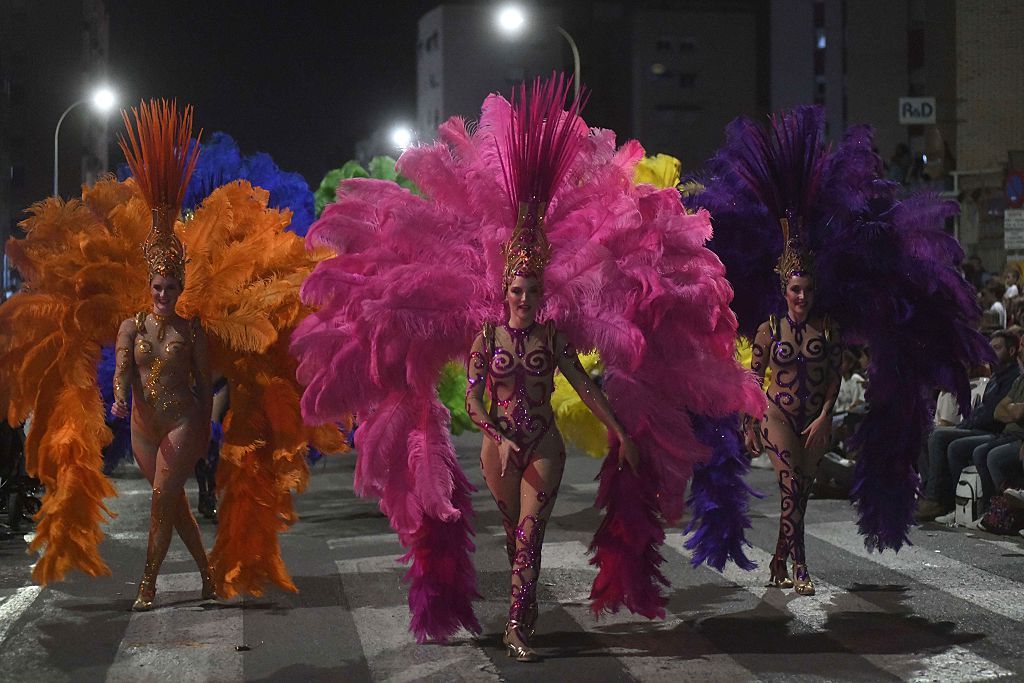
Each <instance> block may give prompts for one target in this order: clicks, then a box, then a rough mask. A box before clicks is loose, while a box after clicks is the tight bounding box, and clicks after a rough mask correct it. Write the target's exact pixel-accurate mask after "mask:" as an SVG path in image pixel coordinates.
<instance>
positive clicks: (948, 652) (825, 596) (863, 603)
mask: <svg viewBox="0 0 1024 683" xmlns="http://www.w3.org/2000/svg"><path fill="white" fill-rule="evenodd" d="M841 524H842V525H843V527H844V528H847V529H851V530H853V534H854V536H855V537H857V538H858V539H859V538H860V537H859V536H858V535H857V532H856V528H855V527H853V526H851V525H850V524H849V523H848V522H842V523H841ZM809 530H810V526H808V533H810V531H809ZM826 540H827V539H826ZM683 542H684V538H683V536H682V535H681V534H671V535H669V537H668V539H667V540H666V545H668V546H669V547H671V548H672V549H673V550H675V551H676V552H678V553H679V554H680V555H682V556H683V557H685V558H686V559H687V561H689V559H690V557H691V554H690V551H689V550H687V549H686V548H684V547H683ZM857 543H858V544H859V545H860V547H861V549H863V541H861V540H858V541H857ZM746 552H747V556H748V557H749V558H750V559H751V560H753V561H754V562H756V563H757V564H758V565H759V567H758V569H756V570H754V571H751V572H748V571H744V570H742V569H740V568H739V567H737V566H736V565H735V564H732V563H728V564H726V566H725V570H724V571H723V572H722V576H723V577H724V578H725V579H726V580H728V581H730V582H732V583H734V584H736V585H737V586H740V587H741V588H743V589H744V590H746V591H747V592H749V593H751V594H753V595H754V596H756V597H759V598H761V599H762V600H763V601H764V602H766V603H768V604H770V605H772V606H773V607H775V608H776V609H778V610H780V611H783V612H786V611H788V612H789V613H790V614H792V615H793V617H794V618H795V619H796V620H797V621H799V622H800V623H802V624H804V625H806V626H809V627H810V628H812V629H813V630H814V631H816V632H820V633H824V634H825V635H827V636H828V637H829V638H831V639H832V640H834V641H836V642H837V643H839V644H840V645H842V646H844V647H848V648H850V650H851V653H850V654H851V656H856V657H861V658H863V659H865V660H867V661H868V662H870V663H871V664H872V665H873V666H876V667H878V668H879V669H882V670H884V671H887V672H889V673H891V674H893V675H895V676H897V677H899V678H900V679H901V680H910V681H936V680H941V681H943V682H944V683H954V682H957V681H964V682H965V683H967V682H969V681H980V680H991V679H995V678H1003V677H1005V676H1012V675H1013V673H1012V672H1010V671H1007V670H1006V669H1003V668H1001V667H999V666H998V665H996V664H995V663H993V662H990V661H989V660H987V659H985V658H984V657H981V656H979V655H977V654H975V653H974V652H972V651H971V650H968V649H967V648H964V647H960V646H959V645H952V644H950V645H949V646H948V647H944V649H943V650H942V651H941V652H938V653H935V654H925V653H917V652H914V653H895V654H871V653H869V654H861V653H859V652H857V650H858V649H859V648H858V645H859V644H860V641H858V640H857V637H856V636H857V634H855V633H851V634H846V633H843V632H840V631H836V630H832V629H830V628H829V625H828V621H829V619H830V618H834V617H839V616H846V615H850V614H888V615H891V616H898V615H893V614H892V613H890V612H888V611H886V610H885V609H883V608H882V607H879V606H878V605H876V604H874V603H872V602H869V601H867V600H865V599H863V598H861V597H859V596H858V595H856V594H855V593H851V592H849V591H847V590H846V589H845V588H842V587H840V586H836V585H833V584H831V583H829V582H827V581H824V580H822V579H820V578H817V577H814V587H815V595H814V597H806V598H805V597H799V596H795V595H794V593H793V592H792V591H791V590H787V591H782V590H779V589H776V588H767V587H765V585H764V581H765V576H764V574H765V571H766V570H767V567H768V563H769V562H771V559H772V555H771V554H770V553H767V552H765V551H764V550H762V549H761V548H758V547H752V548H747V549H746ZM906 623H907V629H908V630H915V627H914V626H913V625H912V624H911V622H906ZM896 639H897V636H896V635H895V634H893V640H894V641H895V640H896ZM879 645H880V646H882V647H886V644H885V643H879ZM890 647H891V646H890Z"/></svg>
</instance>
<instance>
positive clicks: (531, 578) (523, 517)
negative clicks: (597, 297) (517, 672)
mask: <svg viewBox="0 0 1024 683" xmlns="http://www.w3.org/2000/svg"><path fill="white" fill-rule="evenodd" d="M560 363H575V364H577V365H578V364H579V359H578V357H577V354H576V350H575V349H574V348H573V346H572V345H571V344H569V343H567V342H566V341H565V340H564V339H563V338H562V337H561V335H559V334H558V333H557V332H556V331H555V327H554V325H553V324H552V323H551V322H548V323H546V324H537V323H534V324H532V325H530V326H529V327H527V328H524V329H514V328H511V327H509V326H508V325H501V326H499V327H493V326H485V328H484V330H483V331H482V332H481V333H480V334H478V335H477V338H476V340H475V342H474V343H473V348H472V351H471V352H470V355H469V363H468V384H469V386H468V390H467V410H468V411H469V415H470V417H471V418H472V419H473V421H474V422H476V423H477V425H479V426H480V428H481V429H483V430H484V431H485V432H486V433H487V434H488V435H489V436H490V437H491V438H485V439H484V443H483V447H482V449H481V453H480V465H481V468H482V469H483V472H484V478H485V479H486V481H487V486H488V488H489V489H490V491H491V494H492V495H493V496H494V499H495V501H496V502H497V505H498V509H499V510H500V511H501V514H502V523H503V525H504V527H505V535H506V549H507V551H508V559H509V565H510V566H511V569H512V580H511V606H510V609H509V623H510V624H519V625H523V626H524V627H525V628H527V629H528V630H530V629H532V625H533V621H534V620H535V619H536V584H537V576H538V574H539V572H540V562H541V545H542V543H543V540H544V528H545V525H546V523H547V520H548V518H549V517H550V516H551V506H552V504H553V502H554V500H555V497H556V496H557V494H558V486H559V484H560V483H561V479H562V471H563V469H564V466H565V446H564V444H563V442H562V436H561V434H560V433H559V432H558V428H557V427H556V426H555V421H554V414H553V413H552V410H551V393H552V391H554V373H555V369H556V368H557V367H558V366H559V364H560ZM481 382H486V383H487V386H488V387H489V389H490V399H491V407H490V409H489V411H488V413H487V416H486V417H487V418H488V419H482V418H483V416H481V415H480V414H479V412H478V409H475V408H474V405H473V403H474V402H473V401H472V400H471V399H470V397H471V395H472V394H473V392H474V389H476V388H478V387H479V386H480V383H481ZM502 439H511V440H512V441H513V442H515V443H516V444H517V445H518V446H519V447H520V451H519V452H518V453H516V452H513V453H512V454H511V456H510V458H509V467H508V471H507V472H506V474H505V476H501V473H500V464H499V457H498V446H497V443H496V442H497V441H501V440H502Z"/></svg>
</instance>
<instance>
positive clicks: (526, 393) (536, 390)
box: [488, 323, 555, 470]
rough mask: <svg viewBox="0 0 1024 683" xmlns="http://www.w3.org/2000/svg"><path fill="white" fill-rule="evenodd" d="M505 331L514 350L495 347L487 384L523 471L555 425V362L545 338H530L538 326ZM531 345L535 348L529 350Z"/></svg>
mask: <svg viewBox="0 0 1024 683" xmlns="http://www.w3.org/2000/svg"><path fill="white" fill-rule="evenodd" d="M502 329H503V330H505V331H506V332H507V333H508V335H509V337H511V339H512V350H511V351H509V350H508V349H506V348H504V347H503V346H501V345H500V344H496V345H495V349H494V354H493V355H492V357H491V365H490V368H489V372H488V385H489V387H490V390H491V405H492V406H493V407H492V411H494V412H495V413H497V416H496V417H497V419H496V423H497V425H498V429H499V430H500V431H501V432H502V433H503V434H504V435H505V436H507V437H509V438H511V439H512V440H514V441H515V442H516V443H517V444H519V447H520V448H521V450H520V451H519V453H518V454H516V455H514V456H513V459H512V461H511V464H512V465H513V466H514V467H516V468H517V469H520V470H523V469H525V468H526V465H527V463H528V462H529V461H530V455H531V454H532V453H533V450H534V449H535V448H536V447H537V444H538V443H540V441H541V439H543V438H544V436H545V435H546V434H547V433H548V430H549V429H550V428H551V425H552V415H551V403H550V401H551V393H552V392H553V391H554V373H555V359H554V354H553V353H552V350H551V348H550V342H549V340H548V339H546V335H539V336H540V337H541V338H540V339H537V338H531V333H532V332H533V331H534V330H535V329H537V324H536V323H534V324H533V325H531V326H530V327H527V328H524V329H516V328H513V327H509V326H508V325H503V326H502ZM529 342H534V343H533V344H529ZM538 342H539V343H538ZM528 346H533V348H530V349H528V348H527V347H528Z"/></svg>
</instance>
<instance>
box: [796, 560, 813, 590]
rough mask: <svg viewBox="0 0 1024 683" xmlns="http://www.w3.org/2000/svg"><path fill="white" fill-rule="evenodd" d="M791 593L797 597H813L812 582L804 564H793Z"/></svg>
mask: <svg viewBox="0 0 1024 683" xmlns="http://www.w3.org/2000/svg"><path fill="white" fill-rule="evenodd" d="M793 591H794V592H796V593H797V594H799V595H814V582H813V581H811V575H810V574H808V573H807V565H806V564H796V563H795V562H794V563H793Z"/></svg>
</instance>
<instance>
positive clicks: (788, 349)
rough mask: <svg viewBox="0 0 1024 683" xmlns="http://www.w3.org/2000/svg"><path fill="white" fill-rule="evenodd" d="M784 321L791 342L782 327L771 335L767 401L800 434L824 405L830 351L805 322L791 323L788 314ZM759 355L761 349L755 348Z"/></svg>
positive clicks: (830, 360) (820, 333) (820, 336)
mask: <svg viewBox="0 0 1024 683" xmlns="http://www.w3.org/2000/svg"><path fill="white" fill-rule="evenodd" d="M785 322H786V324H787V325H788V327H789V330H790V333H791V334H792V341H790V340H789V339H786V338H784V337H785V336H784V335H783V334H782V324H781V323H780V325H779V326H778V331H777V332H775V333H773V338H772V345H771V369H772V385H771V386H770V387H769V388H768V398H769V400H771V402H772V403H774V404H775V405H776V406H777V407H778V408H779V410H780V411H782V414H783V415H785V416H786V421H787V423H788V424H789V426H790V428H791V429H792V430H793V431H794V432H796V433H797V434H799V433H800V432H802V431H803V430H804V429H806V428H807V425H809V424H810V423H811V422H812V421H813V420H814V418H816V417H817V416H818V415H819V414H820V413H821V409H822V407H823V406H824V405H825V398H826V397H825V394H826V390H827V389H828V379H829V369H830V363H831V362H832V360H833V359H832V356H833V355H836V354H834V353H833V351H839V346H838V345H833V347H832V348H831V349H830V348H829V344H828V342H827V341H826V339H825V334H824V332H819V331H817V330H808V329H807V323H806V322H801V323H798V322H794V321H793V320H792V319H790V317H789V316H788V315H787V316H786V317H785ZM755 352H757V354H758V355H759V356H760V355H761V351H760V349H755Z"/></svg>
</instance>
